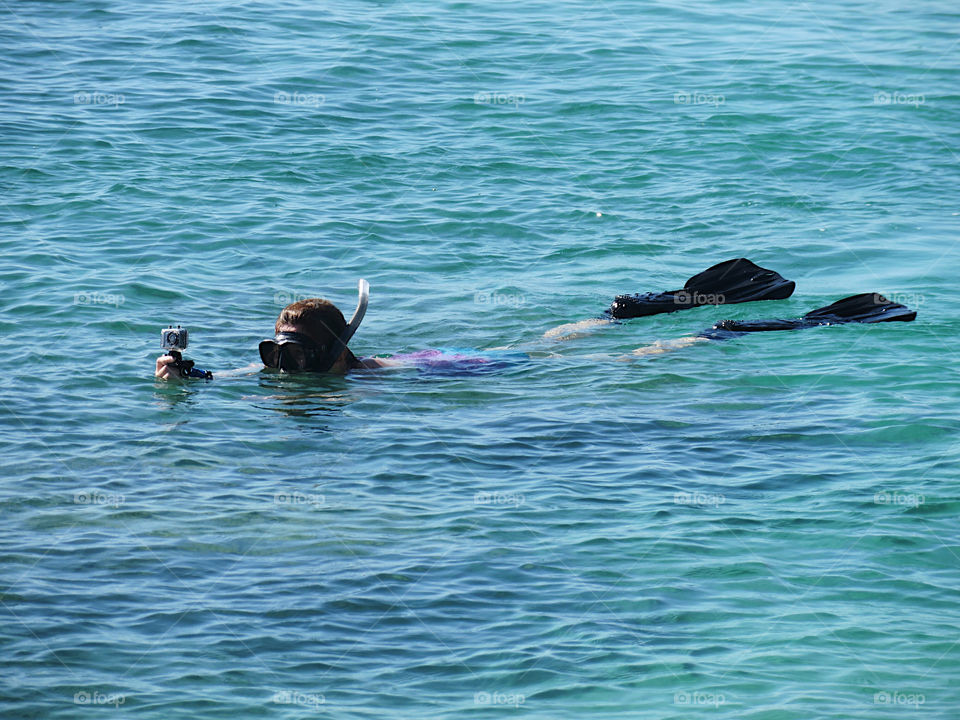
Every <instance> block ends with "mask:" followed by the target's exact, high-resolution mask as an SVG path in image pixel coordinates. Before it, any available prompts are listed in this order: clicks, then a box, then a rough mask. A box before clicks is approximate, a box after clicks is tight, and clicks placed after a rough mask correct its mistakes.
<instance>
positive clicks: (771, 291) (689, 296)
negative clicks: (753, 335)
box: [606, 258, 796, 320]
mask: <svg viewBox="0 0 960 720" xmlns="http://www.w3.org/2000/svg"><path fill="white" fill-rule="evenodd" d="M795 287H796V284H795V283H794V282H793V280H787V279H786V278H784V277H783V276H782V275H780V273H776V272H774V271H773V270H767V269H766V268H762V267H760V266H759V265H756V264H754V263H752V262H750V261H749V260H747V259H746V258H736V259H735V260H726V261H724V262H722V263H718V264H717V265H714V266H713V267H711V268H708V269H706V270H704V271H703V272H701V273H697V274H696V275H694V276H693V277H692V278H690V279H689V280H687V282H686V283H685V284H684V286H683V289H682V290H669V291H667V292H660V293H643V294H640V295H617V297H616V298H615V299H614V301H613V304H612V305H611V306H610V308H609V309H608V310H607V311H606V314H607V315H609V316H610V317H613V318H616V319H618V320H625V319H627V318H635V317H645V316H647V315H659V314H660V313H671V312H677V311H678V310H686V309H688V308H694V307H700V306H702V305H730V304H733V303H744V302H752V301H754V300H784V299H785V298H788V297H790V296H791V295H792V294H793V290H794V288H795Z"/></svg>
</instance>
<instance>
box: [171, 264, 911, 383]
mask: <svg viewBox="0 0 960 720" xmlns="http://www.w3.org/2000/svg"><path fill="white" fill-rule="evenodd" d="M795 287H796V284H795V283H794V282H793V281H792V280H787V279H785V278H784V277H783V276H782V275H780V274H779V273H776V272H774V271H773V270H767V269H765V268H762V267H760V266H759V265H756V264H754V263H752V262H751V261H750V260H747V259H746V258H737V259H734V260H727V261H725V262H722V263H718V264H717V265H714V266H713V267H711V268H708V269H707V270H704V271H703V272H701V273H698V274H697V275H694V276H693V277H692V278H690V279H689V280H687V282H686V284H685V285H684V287H683V288H682V289H680V290H670V291H667V292H660V293H643V294H638V295H618V296H617V297H616V298H615V299H614V301H613V304H612V305H611V306H610V308H609V309H607V310H606V312H605V313H604V315H603V316H602V317H600V318H596V319H591V320H584V321H580V322H577V323H569V324H566V325H561V326H559V327H557V328H554V329H553V330H551V331H548V332H547V333H545V336H544V337H546V338H551V339H569V338H571V337H577V336H579V335H580V334H581V333H582V331H584V330H586V329H588V328H590V327H596V326H599V325H610V324H617V323H620V322H622V321H623V320H626V319H630V318H636V317H645V316H649V315H657V314H661V313H672V312H678V311H680V310H685V309H689V308H693V307H701V306H703V305H729V304H734V303H744V302H753V301H759V300H783V299H786V298H788V297H790V295H791V294H793V291H794V289H795ZM369 294H370V286H369V284H368V283H367V281H366V280H361V281H360V283H359V300H358V302H357V308H356V310H355V311H354V313H353V316H352V317H351V319H350V322H349V323H348V322H347V321H346V320H345V318H344V316H343V313H341V312H340V310H339V309H338V308H337V306H336V305H334V304H333V303H331V302H329V301H327V300H323V299H321V298H311V299H307V300H300V301H298V302H295V303H293V304H292V305H288V306H287V307H285V308H284V309H283V311H282V312H281V313H280V316H279V317H278V318H277V322H276V324H275V327H274V331H275V335H274V337H273V339H269V340H263V341H262V342H261V343H260V346H259V349H260V359H261V361H262V362H263V366H264V367H267V368H274V369H277V370H280V371H281V372H287V373H301V372H315V373H333V374H344V373H347V372H349V371H351V370H361V369H375V368H384V367H397V366H411V365H414V366H425V365H426V366H432V367H435V368H444V367H450V368H454V367H475V368H476V367H489V368H490V369H493V368H495V367H501V366H503V364H504V361H509V360H510V359H516V358H518V357H524V358H526V357H527V356H526V354H524V353H518V352H506V353H503V352H500V353H499V354H497V352H496V351H493V352H487V353H476V352H461V351H452V352H450V351H447V352H445V351H442V350H424V351H421V352H419V353H411V354H407V355H392V356H387V357H367V358H358V357H357V356H356V355H354V354H353V352H351V350H350V348H349V347H347V343H348V342H349V341H350V339H351V338H352V337H353V335H354V333H355V332H356V331H357V328H358V327H360V322H361V321H362V320H363V316H364V314H365V313H366V310H367V301H368V297H369ZM916 316H917V313H916V311H914V310H911V309H910V308H908V307H906V306H905V305H901V304H899V303H895V302H891V301H889V300H888V299H887V298H885V297H884V296H883V295H880V294H879V293H862V294H860V295H853V296H851V297H848V298H844V299H842V300H838V301H837V302H835V303H833V304H831V305H828V306H826V307H822V308H818V309H816V310H812V311H810V312H808V313H807V314H806V315H804V316H803V317H800V318H794V319H789V320H782V319H775V320H754V321H733V320H724V321H722V322H719V323H717V324H715V325H714V326H713V327H711V328H708V329H707V330H704V331H703V332H701V333H699V334H698V335H696V336H692V337H687V338H680V339H678V340H675V341H672V342H668V343H656V344H655V345H653V346H649V347H647V348H639V349H638V350H635V351H634V353H633V355H648V354H656V353H660V352H665V351H667V350H669V349H677V348H680V347H686V346H688V345H690V344H693V343H695V342H706V341H710V340H727V339H731V338H734V337H739V336H741V335H745V334H747V333H753V332H764V331H774V330H797V329H803V328H810V327H817V326H823V325H838V324H843V323H852V322H856V323H878V322H893V321H901V322H909V321H911V320H913V319H914V318H916ZM628 357H629V356H628ZM256 367H257V366H256V365H252V366H250V367H249V368H244V370H241V371H240V372H243V371H245V370H253V369H255V368H256ZM155 376H156V377H157V378H159V379H162V380H168V379H174V378H181V377H184V374H183V372H182V370H181V364H180V359H179V357H178V356H177V355H163V356H161V357H159V358H157V365H156V371H155ZM187 376H188V377H208V378H209V377H211V374H210V373H206V372H204V371H199V370H193V371H191V374H189V375H187Z"/></svg>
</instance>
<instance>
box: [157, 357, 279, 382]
mask: <svg viewBox="0 0 960 720" xmlns="http://www.w3.org/2000/svg"><path fill="white" fill-rule="evenodd" d="M176 362H177V358H175V357H173V356H172V355H161V356H160V357H158V358H157V369H156V370H155V371H154V377H156V378H157V379H158V380H186V379H188V378H186V377H184V376H183V374H182V373H181V372H180V370H179V369H178V368H177V367H176V365H175V363H176ZM262 367H263V364H262V363H251V364H250V365H247V366H246V367H242V368H237V369H236V370H224V371H218V372H217V377H218V378H224V377H236V376H238V375H248V374H250V373H252V372H255V371H256V370H259V369H260V368H262ZM208 379H212V378H208Z"/></svg>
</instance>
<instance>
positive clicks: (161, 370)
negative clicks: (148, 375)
mask: <svg viewBox="0 0 960 720" xmlns="http://www.w3.org/2000/svg"><path fill="white" fill-rule="evenodd" d="M176 361H177V359H176V358H175V357H173V356H171V355H161V356H160V357H158V358H157V370H156V372H155V373H154V376H155V377H157V378H159V379H160V380H179V379H180V378H182V377H183V376H182V375H181V374H180V370H179V368H176V367H174V365H173V363H175V362H176Z"/></svg>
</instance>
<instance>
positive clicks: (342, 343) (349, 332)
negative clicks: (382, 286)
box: [321, 278, 370, 372]
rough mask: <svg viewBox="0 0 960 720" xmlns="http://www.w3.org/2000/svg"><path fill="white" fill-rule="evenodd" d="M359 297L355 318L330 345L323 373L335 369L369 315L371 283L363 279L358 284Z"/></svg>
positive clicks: (354, 313)
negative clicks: (364, 319)
mask: <svg viewBox="0 0 960 720" xmlns="http://www.w3.org/2000/svg"><path fill="white" fill-rule="evenodd" d="M357 295H358V297H357V309H356V310H354V311H353V317H351V318H350V322H348V323H347V326H346V327H345V328H344V329H343V332H342V333H340V337H338V338H337V339H336V340H334V341H333V343H332V344H331V345H330V350H329V351H328V352H327V356H326V358H324V362H323V369H322V370H321V372H326V371H327V370H329V369H330V368H331V367H333V364H334V363H335V362H336V361H337V358H338V357H340V353H342V352H343V349H344V348H345V347H346V346H347V343H348V342H350V338H352V337H353V334H354V333H355V332H356V331H357V328H359V327H360V323H361V322H363V316H364V315H366V313H367V302H368V301H369V299H370V283H368V282H367V281H366V280H363V279H362V278H361V280H360V282H358V283H357Z"/></svg>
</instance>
